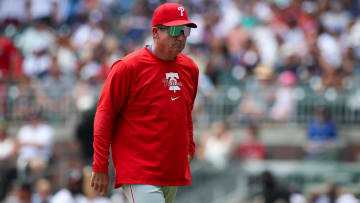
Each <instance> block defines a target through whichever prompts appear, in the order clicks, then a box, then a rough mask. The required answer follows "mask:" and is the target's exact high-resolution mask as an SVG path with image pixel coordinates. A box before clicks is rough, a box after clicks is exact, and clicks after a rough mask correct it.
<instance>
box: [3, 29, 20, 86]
mask: <svg viewBox="0 0 360 203" xmlns="http://www.w3.org/2000/svg"><path fill="white" fill-rule="evenodd" d="M0 50H1V51H0V81H10V80H14V79H16V78H17V77H20V76H21V75H22V60H23V59H22V56H21V53H20V51H19V49H18V48H17V47H16V46H15V44H14V42H13V41H12V39H11V38H9V37H7V36H4V35H0Z"/></svg>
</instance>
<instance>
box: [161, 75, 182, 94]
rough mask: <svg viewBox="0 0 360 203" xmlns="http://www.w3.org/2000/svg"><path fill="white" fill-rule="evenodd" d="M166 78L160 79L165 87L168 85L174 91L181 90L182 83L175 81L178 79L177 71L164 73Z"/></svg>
mask: <svg viewBox="0 0 360 203" xmlns="http://www.w3.org/2000/svg"><path fill="white" fill-rule="evenodd" d="M165 75H166V78H164V79H163V80H162V82H163V83H164V86H165V87H169V90H170V91H174V93H176V91H177V90H181V88H180V87H181V86H182V83H181V82H179V81H177V80H179V74H178V73H166V74H165Z"/></svg>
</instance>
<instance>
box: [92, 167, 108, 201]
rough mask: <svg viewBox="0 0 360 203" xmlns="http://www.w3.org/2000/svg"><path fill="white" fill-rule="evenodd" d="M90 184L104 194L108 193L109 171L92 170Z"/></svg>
mask: <svg viewBox="0 0 360 203" xmlns="http://www.w3.org/2000/svg"><path fill="white" fill-rule="evenodd" d="M90 186H91V187H92V188H93V189H94V190H95V191H97V192H99V193H100V194H101V195H102V196H104V195H106V193H107V190H108V186H109V175H108V174H107V173H97V172H92V174H91V180H90Z"/></svg>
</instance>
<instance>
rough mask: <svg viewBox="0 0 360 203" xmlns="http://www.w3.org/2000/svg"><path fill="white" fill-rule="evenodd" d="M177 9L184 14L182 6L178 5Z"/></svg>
mask: <svg viewBox="0 0 360 203" xmlns="http://www.w3.org/2000/svg"><path fill="white" fill-rule="evenodd" d="M178 10H179V11H180V13H181V16H183V15H184V10H185V9H184V7H181V6H180V7H178Z"/></svg>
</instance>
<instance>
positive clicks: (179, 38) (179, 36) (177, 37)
mask: <svg viewBox="0 0 360 203" xmlns="http://www.w3.org/2000/svg"><path fill="white" fill-rule="evenodd" d="M176 39H177V40H183V39H186V37H185V34H184V31H181V32H180V34H179V35H178V36H176Z"/></svg>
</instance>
